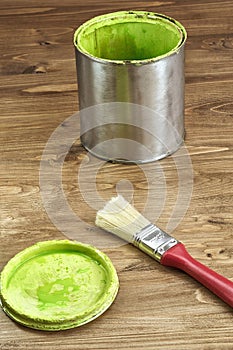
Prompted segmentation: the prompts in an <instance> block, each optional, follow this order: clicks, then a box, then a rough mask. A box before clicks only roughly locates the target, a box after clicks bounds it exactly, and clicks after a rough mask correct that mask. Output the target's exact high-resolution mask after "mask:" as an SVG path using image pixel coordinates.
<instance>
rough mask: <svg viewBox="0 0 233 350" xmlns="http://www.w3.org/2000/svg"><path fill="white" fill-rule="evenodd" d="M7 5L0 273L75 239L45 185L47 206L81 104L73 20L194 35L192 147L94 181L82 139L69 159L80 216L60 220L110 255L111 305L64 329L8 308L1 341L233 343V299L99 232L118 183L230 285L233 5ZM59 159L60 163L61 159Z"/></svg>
mask: <svg viewBox="0 0 233 350" xmlns="http://www.w3.org/2000/svg"><path fill="white" fill-rule="evenodd" d="M0 8H1V9H0V18H1V20H0V43H1V51H0V52H1V55H0V63H1V67H0V69H1V73H0V74H1V86H0V91H1V95H0V99H1V105H0V109H1V112H0V125H1V127H0V134H1V156H0V157H1V168H0V193H1V214H0V215H1V220H0V225H1V231H0V269H2V268H3V266H4V265H5V264H6V263H7V261H8V260H9V259H10V258H11V257H12V256H13V255H14V254H16V253H17V252H19V251H20V250H22V249H24V248H26V247H27V246H29V245H31V244H33V243H35V242H37V241H43V240H50V239H62V238H64V237H67V235H65V234H64V232H63V231H62V230H61V229H60V226H59V225H60V224H58V225H55V223H54V222H53V218H51V217H50V218H49V216H48V214H47V212H46V210H45V205H48V203H49V200H51V201H53V200H54V199H55V200H56V198H57V197H56V196H57V193H58V192H59V186H58V187H56V186H55V185H54V186H53V184H52V185H51V186H48V188H47V193H44V201H45V202H43V200H42V197H41V187H40V183H39V175H40V171H39V170H40V160H41V157H42V152H43V150H44V148H45V146H46V143H47V141H48V139H49V137H50V135H51V133H52V132H53V131H54V130H55V129H56V128H58V127H61V124H62V123H63V122H64V121H65V120H66V119H67V118H68V117H70V116H71V115H73V114H74V113H75V112H77V111H78V103H77V85H76V71H75V58H74V49H73V44H72V37H73V33H74V30H75V28H77V27H78V26H79V25H80V24H81V23H83V22H84V21H85V20H88V19H90V18H91V17H93V16H95V15H99V14H102V13H105V12H112V11H116V10H122V9H129V8H131V9H141V10H143V9H145V10H148V11H154V12H160V13H164V14H166V15H170V16H172V17H174V18H176V19H177V20H179V21H181V22H182V23H183V25H184V26H185V27H186V29H187V31H188V40H187V45H186V101H185V124H186V140H185V147H183V148H182V149H183V151H184V153H182V152H181V153H179V152H178V153H177V154H176V155H174V156H172V157H169V158H166V159H164V160H162V161H160V162H157V163H153V164H149V165H147V166H137V165H119V164H109V163H105V162H100V163H98V164H97V167H96V169H97V170H96V176H95V172H94V171H93V169H94V168H93V167H88V166H86V165H87V164H86V163H85V162H86V160H87V157H88V155H86V153H87V152H86V151H85V150H84V149H83V148H82V147H81V146H80V143H79V140H77V141H76V142H75V144H74V145H73V146H72V147H71V148H70V150H69V152H68V154H66V157H65V161H64V164H63V178H62V186H63V190H64V193H65V196H66V199H67V202H68V204H69V205H70V207H71V208H72V210H73V214H74V221H72V220H71V221H69V220H68V219H67V217H66V216H64V220H61V221H62V223H63V224H64V223H65V226H66V228H67V230H68V238H77V239H78V240H82V241H84V242H86V241H88V242H89V241H91V242H92V243H93V244H95V245H96V246H98V247H100V248H101V249H102V250H103V251H105V252H106V253H107V254H108V255H109V257H110V258H111V259H112V261H113V263H114V265H115V267H116V269H117V272H118V275H119V279H120V291H119V294H118V296H117V298H116V300H115V302H114V304H113V305H112V306H111V308H110V309H109V310H108V311H107V312H105V313H104V314H103V315H102V316H101V317H99V318H98V319H96V320H95V321H93V322H91V323H89V324H87V325H85V326H82V327H80V328H76V329H72V330H68V331H61V332H42V331H35V330H30V329H27V328H24V327H22V326H19V325H17V324H16V323H14V322H13V321H11V320H10V319H9V318H8V317H7V316H6V315H5V314H4V313H3V312H2V311H1V312H0V349H1V350H12V349H23V350H26V349H32V348H33V349H50V350H52V349H60V350H62V349H70V350H71V349H82V350H84V349H88V350H89V349H131V348H132V349H153V350H154V349H166V350H168V349H169V350H172V349H205V350H207V349H208V350H210V349H221V350H222V349H232V348H233V336H232V334H233V319H232V310H231V308H230V307H228V306H227V305H226V304H225V303H223V302H222V301H220V300H219V299H218V298H217V297H215V296H214V295H213V294H211V293H210V292H209V291H207V290H206V289H205V288H204V287H202V286H201V285H200V284H199V283H197V282H195V281H194V280H192V279H191V278H190V277H188V276H187V275H185V274H184V273H182V272H179V271H176V270H174V269H169V268H165V267H163V266H161V265H159V264H158V263H156V262H155V261H154V260H152V259H151V258H150V257H148V256H146V255H145V254H143V253H142V252H140V251H138V250H137V249H136V248H134V247H132V246H130V245H124V244H122V242H119V241H117V240H114V239H112V237H111V239H110V238H109V237H108V238H106V235H104V234H103V233H101V232H100V230H98V229H96V228H94V218H95V211H96V207H98V205H100V204H101V200H108V199H109V198H110V197H111V196H112V195H114V194H115V193H116V184H118V186H119V187H120V188H121V190H122V191H124V193H125V195H126V196H129V197H130V196H132V195H134V205H135V206H136V208H137V209H138V210H143V209H144V208H145V205H146V204H148V208H147V211H145V214H146V213H147V212H148V213H149V214H150V215H151V216H152V219H153V216H154V218H155V219H156V222H157V223H158V224H159V225H160V226H161V227H162V228H164V229H166V227H168V228H169V227H170V228H171V230H172V234H173V235H174V236H175V237H176V238H177V239H179V240H181V241H183V242H184V243H185V245H186V247H187V248H188V250H189V251H190V253H191V254H192V255H193V256H194V257H196V258H197V259H198V260H199V261H201V262H202V263H204V264H206V265H207V266H209V267H211V268H213V269H215V270H216V271H217V272H219V273H221V274H223V275H225V276H226V277H228V278H229V279H231V280H233V239H232V238H233V229H232V228H233V226H232V225H233V214H232V213H233V197H232V195H233V182H232V174H233V170H232V164H233V163H232V161H233V143H232V136H233V123H232V117H233V114H232V108H233V102H232V87H233V68H232V67H233V36H232V30H233V22H232V16H233V3H232V1H229V0H226V1H225V0H223V1H213V0H205V1H194V0H177V1H169V0H165V1H147V2H141V1H137V0H135V1H128V2H126V1H114V0H109V1H95V0H86V1H83V0H79V1H77V0H66V1H64V2H60V1H58V0H46V1H45V0H41V1H36V0H31V1H26V0H17V1H16V0H11V1H9V0H1V4H0ZM64 125H65V123H63V126H64ZM77 135H78V129H77ZM62 156H64V154H62V151H61V158H62ZM189 156H190V159H191V162H192V166H191V168H189V167H188V166H190V164H189V163H188V161H189ZM177 159H179V160H180V162H179V164H180V167H177V166H176V160H177ZM50 161H51V162H54V168H56V166H57V164H59V155H56V157H55V158H54V159H50ZM85 164H86V165H85ZM85 166H86V167H85ZM187 169H188V171H187ZM190 169H191V170H190ZM42 171H43V175H45V176H46V169H44V168H43V169H42ZM192 171H193V178H192V176H191V175H192ZM80 174H81V175H80ZM47 175H48V176H49V174H47ZM78 175H80V179H81V182H80V181H78V180H77V179H78V178H77V176H78ZM180 176H181V178H182V179H183V180H182V181H183V182H182V183H181V184H180V183H179V179H180ZM80 179H79V180H80ZM185 179H186V180H187V181H186V180H185ZM122 180H126V181H124V182H122ZM127 181H128V182H127ZM129 182H131V184H130V183H129ZM80 183H82V187H80ZM192 184H193V189H192V188H191V187H190V186H191V185H192ZM94 185H96V188H95V186H94ZM182 189H183V192H182ZM191 190H192V192H191ZM132 191H134V194H133V192H132ZM179 191H181V194H182V198H181V201H180V202H179V205H180V206H179V207H178V208H177V207H176V208H177V209H179V210H178V212H177V213H176V214H173V215H172V211H173V209H174V208H175V203H176V200H177V198H178V193H179ZM161 193H162V196H161V195H160V194H161ZM189 194H191V200H190V203H189V204H187V200H188V196H189ZM83 197H84V198H83ZM157 198H159V200H158V201H157ZM185 201H186V202H185ZM63 204H64V203H61V206H60V209H59V200H58V210H62V205H63ZM162 204H163V206H162ZM182 205H183V207H182ZM61 215H62V212H61ZM182 217H183V218H182ZM50 219H51V220H50ZM72 225H73V226H72ZM169 225H170V226H169ZM63 226H64V225H63ZM69 230H70V232H71V231H72V234H70V236H72V235H74V237H70V236H69Z"/></svg>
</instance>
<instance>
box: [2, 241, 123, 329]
mask: <svg viewBox="0 0 233 350" xmlns="http://www.w3.org/2000/svg"><path fill="white" fill-rule="evenodd" d="M0 282H1V283H0V286H1V288H0V302H1V303H0V304H1V306H2V308H3V310H4V311H5V313H6V314H7V315H8V316H9V317H10V318H12V319H13V320H14V321H16V322H18V323H20V324H22V325H24V326H27V327H30V328H35V329H39V330H47V331H56V330H63V329H68V328H73V327H77V326H81V325H83V324H85V323H87V322H90V321H92V320H93V319H95V318H97V317H98V316H100V315H101V314H102V313H103V312H104V311H105V310H106V309H107V308H108V307H109V306H110V305H111V304H112V302H113V301H114V299H115V297H116V294H117V291H118V287H119V282H118V277H117V273H116V270H115V268H114V266H113V265H112V262H111V260H110V259H109V258H108V257H107V256H106V255H105V254H104V253H103V252H101V251H99V250H98V249H96V248H94V247H93V246H90V245H87V244H82V243H79V242H75V241H68V240H56V241H45V242H39V243H37V244H35V245H33V246H31V247H28V248H26V249H24V250H23V251H21V252H20V253H18V254H17V255H15V256H14V257H13V258H12V259H11V260H10V261H9V262H8V263H7V264H6V266H5V267H4V269H3V271H2V272H1V279H0Z"/></svg>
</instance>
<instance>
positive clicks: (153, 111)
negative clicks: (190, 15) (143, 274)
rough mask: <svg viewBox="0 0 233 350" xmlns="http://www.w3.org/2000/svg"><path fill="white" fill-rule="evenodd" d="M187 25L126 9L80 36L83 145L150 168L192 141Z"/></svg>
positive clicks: (101, 19) (94, 20) (98, 153)
mask: <svg viewBox="0 0 233 350" xmlns="http://www.w3.org/2000/svg"><path fill="white" fill-rule="evenodd" d="M186 38H187V34H186V31H185V28H184V27H183V26H182V25H181V24H180V23H179V22H177V21H176V20H174V19H172V18H170V17H167V16H165V15H162V14H157V13H152V12H145V11H120V12H114V13H109V14H105V15H101V16H97V17H94V18H92V19H91V20H89V21H87V22H85V23H84V24H83V25H81V26H80V27H79V28H78V29H77V30H76V32H75V34H74V45H75V52H76V64H77V76H78V95H79V109H80V129H81V142H82V144H83V146H84V147H85V148H86V149H87V150H88V151H89V152H90V153H91V154H94V155H95V156H97V157H99V158H102V159H105V160H110V161H114V162H120V163H128V162H129V163H146V162H150V161H154V160H158V159H161V158H164V157H166V156H168V155H170V154H172V153H173V152H175V151H176V150H177V149H178V148H179V147H180V145H181V144H182V143H183V139H184V45H185V41H186Z"/></svg>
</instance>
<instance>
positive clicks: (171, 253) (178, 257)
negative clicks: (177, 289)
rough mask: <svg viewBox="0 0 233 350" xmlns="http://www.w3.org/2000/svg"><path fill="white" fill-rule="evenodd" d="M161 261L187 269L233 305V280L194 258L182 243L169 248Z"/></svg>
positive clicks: (189, 273) (166, 264)
mask: <svg viewBox="0 0 233 350" xmlns="http://www.w3.org/2000/svg"><path fill="white" fill-rule="evenodd" d="M160 262H161V264H162V265H165V266H172V267H176V268H178V269H180V270H183V271H185V272H186V273H187V274H188V275H190V276H192V277H193V278H195V279H196V280H197V281H198V282H200V283H201V284H203V285H204V286H205V287H207V288H208V289H209V290H211V292H213V293H214V294H216V295H217V296H218V297H219V298H220V299H222V300H223V301H225V302H226V303H227V304H229V305H230V306H231V307H233V282H232V281H230V280H228V279H227V278H225V277H223V276H221V275H219V274H218V273H217V272H215V271H213V270H211V269H209V268H208V267H207V266H205V265H203V264H201V263H200V262H198V261H197V260H195V259H194V258H192V257H191V255H189V253H188V252H187V250H186V249H185V247H184V245H183V244H182V243H178V244H177V245H175V246H174V247H172V248H170V249H168V250H167V251H166V252H165V253H164V254H163V256H162V259H161V261H160Z"/></svg>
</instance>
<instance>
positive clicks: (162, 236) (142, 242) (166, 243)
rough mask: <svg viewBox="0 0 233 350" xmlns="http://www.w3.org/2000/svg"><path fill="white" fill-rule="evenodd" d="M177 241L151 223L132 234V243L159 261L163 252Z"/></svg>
mask: <svg viewBox="0 0 233 350" xmlns="http://www.w3.org/2000/svg"><path fill="white" fill-rule="evenodd" d="M177 243H179V242H178V241H177V240H176V239H175V238H173V237H172V236H170V235H169V234H167V233H166V232H164V231H162V230H161V229H160V228H158V227H157V226H155V225H153V224H149V225H147V226H146V227H144V228H143V229H142V230H141V231H140V232H139V233H136V234H135V235H134V240H133V245H135V246H136V247H137V248H139V249H140V250H142V251H143V252H145V253H146V254H147V255H150V256H151V257H152V258H154V259H155V260H157V261H158V262H160V260H161V258H162V256H163V254H164V253H165V252H166V251H167V250H168V249H170V248H171V247H173V246H174V245H176V244H177Z"/></svg>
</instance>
